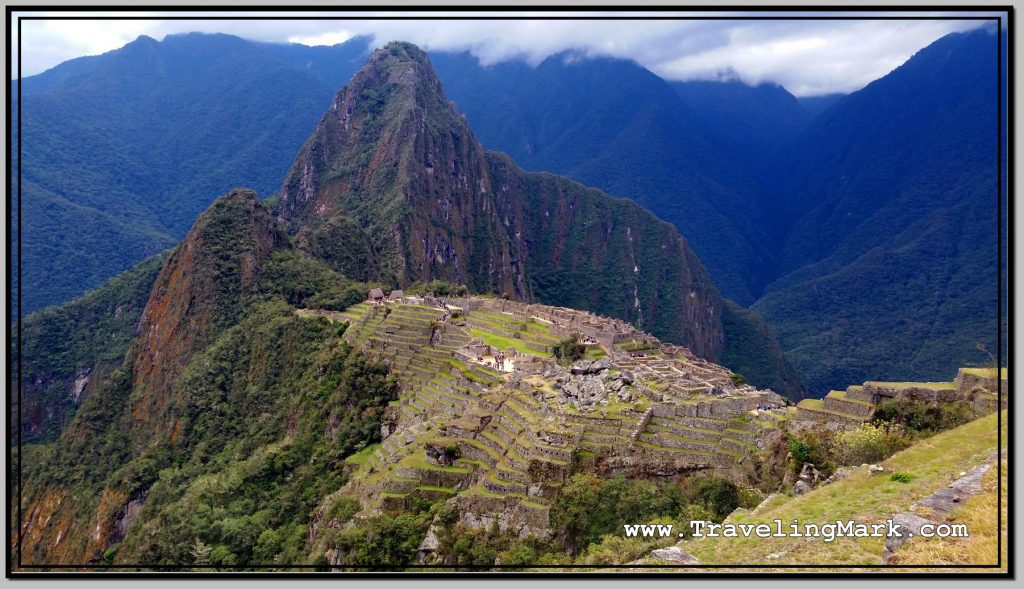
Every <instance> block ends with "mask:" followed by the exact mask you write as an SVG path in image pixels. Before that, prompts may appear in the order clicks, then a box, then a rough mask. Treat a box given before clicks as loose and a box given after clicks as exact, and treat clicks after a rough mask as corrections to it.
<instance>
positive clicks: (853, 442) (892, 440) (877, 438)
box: [832, 423, 909, 465]
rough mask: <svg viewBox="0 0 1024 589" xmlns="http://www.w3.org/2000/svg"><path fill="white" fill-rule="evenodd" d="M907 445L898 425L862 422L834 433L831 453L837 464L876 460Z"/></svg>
mask: <svg viewBox="0 0 1024 589" xmlns="http://www.w3.org/2000/svg"><path fill="white" fill-rule="evenodd" d="M908 445H909V441H908V440H907V438H906V436H905V435H904V430H903V428H902V427H900V426H896V425H890V424H880V425H874V424H871V423H864V424H861V425H859V426H857V427H856V428H853V429H850V430H847V431H843V432H839V433H838V434H836V437H835V440H834V443H833V445H832V454H833V456H834V457H835V460H836V462H837V463H839V464H845V465H854V464H863V463H865V462H878V461H879V460H884V459H885V458H888V457H889V456H891V455H892V454H893V453H894V452H896V451H897V450H902V449H903V448H905V447H907V446H908Z"/></svg>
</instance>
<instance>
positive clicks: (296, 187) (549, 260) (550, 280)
mask: <svg viewBox="0 0 1024 589" xmlns="http://www.w3.org/2000/svg"><path fill="white" fill-rule="evenodd" d="M276 207H277V211H278V215H279V218H280V219H281V220H282V222H283V223H284V224H285V225H286V226H287V227H288V228H289V231H291V232H292V233H293V234H294V235H295V236H296V240H297V243H299V244H300V245H301V247H303V248H305V249H306V250H307V251H309V252H311V253H313V254H314V255H316V256H318V257H320V258H321V259H323V260H324V261H325V262H327V263H328V264H329V265H331V266H332V267H334V268H335V269H336V270H338V271H340V272H343V273H348V274H351V270H352V268H353V267H354V266H358V267H360V268H362V269H364V270H365V269H367V268H369V269H370V271H369V273H368V274H367V275H365V276H364V277H363V278H365V279H370V280H378V281H382V282H385V283H392V284H394V285H396V286H407V285H409V284H411V283H414V282H429V281H431V280H446V281H451V282H455V283H458V284H465V285H466V286H468V287H469V288H470V289H471V290H472V291H474V292H482V293H487V292H490V293H495V294H498V295H501V296H506V297H509V298H512V299H516V300H522V301H538V302H544V303H549V304H553V305H560V306H566V307H574V308H580V309H587V310H590V311H594V312H597V313H601V314H604V315H608V316H613V317H618V318H620V319H623V320H626V321H628V322H630V323H634V324H636V325H637V326H638V327H640V328H642V329H645V330H647V331H650V332H651V333H653V334H655V335H657V336H658V337H662V338H665V339H666V340H668V341H673V342H677V343H681V344H683V345H686V346H688V347H689V348H690V349H692V350H693V351H694V353H696V354H698V355H700V356H702V357H705V358H708V359H711V360H717V359H719V358H720V357H721V356H722V353H723V350H724V349H725V347H727V346H728V345H729V342H728V341H727V336H726V335H725V334H724V333H723V319H722V314H723V301H722V298H721V296H720V295H719V294H718V291H717V290H716V289H715V287H714V285H713V284H712V283H711V280H710V279H709V277H708V274H707V271H706V270H705V269H704V267H703V265H702V264H701V263H700V261H699V260H698V259H697V257H696V256H695V255H694V254H693V252H692V251H691V250H690V248H689V247H688V246H687V244H686V242H685V240H684V239H683V238H682V237H680V236H679V234H678V233H677V232H676V231H675V229H674V228H673V227H672V226H670V225H668V224H667V223H664V222H662V221H659V220H658V219H657V218H655V217H654V216H653V215H652V214H650V213H649V212H647V211H646V210H644V209H643V208H641V207H640V206H638V205H636V204H634V203H633V202H632V201H629V200H627V199H619V198H612V197H610V196H607V195H605V194H603V193H602V192H600V191H598V190H595V189H591V188H587V187H584V186H582V185H580V184H577V183H576V182H573V181H570V180H567V179H565V178H561V177H558V176H553V175H550V174H542V173H527V172H524V171H523V170H522V169H521V168H520V167H519V166H517V165H516V164H515V163H514V162H513V161H512V160H511V159H509V158H508V157H507V156H505V155H503V154H500V153H493V152H487V151H485V150H484V149H483V148H482V147H481V145H480V143H479V142H478V141H477V140H476V138H475V137H474V135H473V132H472V131H471V130H470V128H469V124H468V123H467V121H466V119H465V118H464V117H463V116H461V115H460V114H459V113H458V112H457V110H456V108H455V105H453V104H451V103H450V102H448V101H447V100H446V99H445V96H444V91H443V89H442V87H441V83H440V82H439V81H438V79H437V76H436V75H435V73H434V71H433V69H432V67H431V65H430V60H429V58H428V57H427V55H426V54H425V53H424V52H423V51H421V50H420V49H418V48H417V47H415V46H413V45H410V44H408V43H391V44H389V45H387V46H385V47H383V48H381V49H378V50H377V51H376V52H374V54H373V56H372V57H371V58H370V59H369V61H368V62H367V63H366V65H365V66H364V67H363V68H362V69H361V70H359V71H358V72H357V73H356V74H355V76H353V78H352V80H351V81H350V82H349V83H348V85H346V86H345V88H343V89H342V90H341V91H339V92H338V93H337V95H336V96H335V98H334V100H333V102H332V103H331V106H330V108H329V109H328V111H327V113H326V114H325V115H324V116H323V118H322V119H321V121H320V124H319V125H318V126H317V128H316V131H315V132H314V133H313V135H312V136H311V137H310V138H309V140H307V142H306V144H305V145H304V146H303V148H302V151H301V152H300V153H299V155H298V157H297V158H296V160H295V163H294V165H293V166H292V169H291V171H290V172H289V173H288V176H287V178H286V180H285V182H284V185H283V187H282V189H281V192H280V196H279V198H278V201H277V204H276ZM337 243H344V244H346V246H347V247H344V248H339V247H331V245H332V244H337ZM354 258H355V259H354ZM364 259H365V260H366V262H364V261H363V260H364ZM579 285H587V287H586V288H579ZM742 321H748V319H747V318H743V319H742ZM769 341H770V336H769V340H768V341H761V342H758V343H759V344H762V345H763V347H764V349H766V350H772V346H771V345H769ZM768 353H769V354H770V353H771V352H770V351H769V352H768ZM776 353H777V354H778V361H777V362H776V363H775V365H774V366H773V367H772V368H771V369H769V370H764V371H762V374H747V376H748V377H749V378H752V379H753V380H754V381H755V382H770V383H771V384H773V385H775V386H777V387H778V388H779V389H780V391H781V392H785V393H788V394H793V395H798V394H799V384H798V381H797V379H796V378H795V377H793V375H792V371H791V369H789V368H788V365H786V363H785V361H784V359H782V358H781V353H778V352H776ZM773 371H774V374H768V373H771V372H773Z"/></svg>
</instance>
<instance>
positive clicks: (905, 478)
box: [889, 472, 914, 483]
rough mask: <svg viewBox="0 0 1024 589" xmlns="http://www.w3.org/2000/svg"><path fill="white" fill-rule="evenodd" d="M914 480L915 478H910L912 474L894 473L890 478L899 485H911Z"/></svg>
mask: <svg viewBox="0 0 1024 589" xmlns="http://www.w3.org/2000/svg"><path fill="white" fill-rule="evenodd" d="M913 478H914V477H912V476H910V473H906V472H894V473H892V476H890V477H889V480H890V481H894V482H897V483H909V482H910V481H911V479H913Z"/></svg>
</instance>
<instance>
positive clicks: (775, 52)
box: [14, 12, 984, 96]
mask: <svg viewBox="0 0 1024 589" xmlns="http://www.w3.org/2000/svg"><path fill="white" fill-rule="evenodd" d="M22 14H25V15H28V14H33V15H35V16H46V15H47V13H22ZM63 14H64V15H72V14H76V13H63ZM77 14H79V15H81V16H88V17H89V20H26V21H23V22H22V35H23V37H24V38H23V39H22V40H21V41H22V44H21V47H22V51H23V52H24V54H23V61H22V71H23V74H24V75H26V76H28V75H32V74H36V73H39V72H42V71H44V70H46V69H48V68H50V67H53V66H54V65H57V64H58V63H60V62H62V61H65V60H67V59H71V58H73V57H79V56H83V55H97V54H100V53H103V52H106V51H110V50H112V49H116V48H118V47H121V46H123V45H124V44H126V43H128V42H130V41H132V40H133V39H135V38H136V37H138V36H139V35H143V34H144V35H149V36H151V37H154V38H156V39H158V40H161V39H163V38H164V36H166V35H168V34H174V33H182V32H192V31H205V32H222V33H230V34H234V35H238V36H240V37H244V38H247V39H254V40H259V41H272V42H293V43H303V44H307V45H330V44H334V43H340V42H343V41H345V40H346V39H349V38H351V37H353V36H356V35H370V36H372V37H373V40H374V44H375V45H383V44H384V43H387V42H388V41H391V40H403V41H410V42H413V43H416V44H418V45H420V46H421V47H423V48H424V49H426V50H428V51H439V50H468V51H470V52H472V53H473V54H474V55H475V56H476V57H477V58H478V59H479V60H480V61H481V62H482V63H483V64H485V65H488V64H492V63H496V62H499V61H504V60H510V59H523V60H526V61H528V62H529V63H531V64H536V63H538V62H540V61H541V60H543V59H544V58H545V57H547V56H549V55H551V54H554V53H558V52H560V51H564V50H567V49H574V50H579V51H582V52H585V53H587V54H590V55H606V56H613V57H622V58H629V59H633V60H636V61H637V62H639V63H640V64H641V65H643V66H645V67H647V68H648V69H650V70H652V71H653V72H655V73H656V74H658V75H660V76H662V77H664V78H666V79H669V80H688V79H720V78H726V77H728V78H738V79H741V80H743V81H744V82H747V83H749V84H757V83H761V82H765V81H771V82H778V83H780V84H782V85H783V86H785V87H786V88H787V89H788V90H789V91H790V92H792V93H794V94H796V95H797V96H813V95H819V94H828V93H833V92H844V93H845V92H851V91H853V90H857V89H859V88H861V87H863V86H864V85H865V84H867V83H869V82H871V81H872V80H875V79H877V78H879V77H881V76H883V75H885V74H886V73H888V72H890V71H892V70H893V69H894V68H895V67H897V66H899V65H900V64H901V63H903V62H904V61H906V60H907V59H908V58H909V57H910V56H911V55H913V54H914V53H915V52H916V51H918V50H919V49H921V48H922V47H924V46H926V45H928V44H929V43H931V42H932V41H934V40H936V39H938V38H939V37H941V36H943V35H945V34H947V33H950V32H954V31H964V30H969V29H973V28H976V27H978V26H982V25H983V24H984V23H983V22H982V21H969V20H896V21H878V20H874V21H872V20H863V19H858V20H831V21H829V20H788V21H766V20H669V21H666V20H661V21H658V20H631V21H625V20H616V21H594V20H591V21H580V20H539V21H538V20H532V21H531V20H502V21H474V20H471V21H466V20H462V21H457V20H450V21H423V20H415V19H414V18H411V17H413V16H414V15H413V14H411V13H405V14H401V13H380V14H381V15H385V14H386V15H389V16H401V17H403V18H404V20H353V19H352V18H351V15H347V16H349V18H346V15H345V14H344V13H338V12H333V13H327V12H325V13H316V14H318V15H324V16H332V17H335V18H334V19H332V20H273V21H253V20H249V21H245V20H160V19H159V16H161V15H160V14H158V13H121V15H122V16H126V15H131V16H139V17H147V16H148V17H155V18H151V19H144V18H140V20H120V21H118V20H104V19H102V18H101V17H102V16H103V13H97V12H93V13H77ZM167 14H186V13H163V15H167ZM205 14H208V15H216V14H217V13H205ZM234 14H237V15H243V14H246V13H234ZM262 14H263V15H264V16H266V15H267V13H262ZM304 14H305V16H309V15H310V13H304ZM367 14H368V13H363V16H367ZM434 14H435V15H436V13H434ZM519 14H520V16H521V15H522V13H519ZM661 14H663V15H664V14H665V13H661ZM678 14H679V15H681V16H685V13H678ZM699 14H701V15H702V16H708V15H709V13H699ZM721 14H728V13H721ZM734 14H735V13H734ZM803 14H805V15H808V14H812V13H803ZM830 14H831V15H833V16H834V15H835V13H830ZM887 14H888V15H893V13H887ZM966 14H967V13H950V12H946V13H930V15H932V16H939V15H944V16H964V15H966ZM978 14H979V13H971V15H972V16H977V15H978ZM17 15H18V13H15V16H17ZM922 15H923V13H916V16H918V17H920V16H922ZM538 16H548V17H550V16H552V15H551V13H540V14H538ZM850 16H854V15H853V14H850ZM15 29H16V27H15ZM15 35H16V31H15ZM14 41H15V44H16V45H15V47H17V41H18V39H17V37H15V39H14ZM16 50H17V49H16ZM15 71H16V70H15Z"/></svg>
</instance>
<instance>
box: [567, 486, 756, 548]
mask: <svg viewBox="0 0 1024 589" xmlns="http://www.w3.org/2000/svg"><path fill="white" fill-rule="evenodd" d="M743 497H748V496H747V495H743ZM740 499H741V494H740V492H739V489H738V488H737V486H736V485H735V484H734V483H732V482H731V481H729V480H727V479H723V478H718V477H714V476H703V475H701V476H695V477H690V478H687V479H683V480H682V481H680V482H679V483H678V484H674V483H658V482H654V481H648V480H631V479H625V478H622V477H617V478H614V479H602V478H599V477H597V476H595V475H593V474H590V473H578V474H575V475H573V476H572V477H571V478H570V479H569V480H568V481H567V482H566V483H565V485H563V486H562V489H561V491H560V492H559V495H558V499H557V500H556V502H555V504H554V507H553V508H552V510H551V525H552V527H553V528H554V529H555V530H557V531H558V532H559V534H560V535H562V536H564V537H565V538H566V545H567V546H568V548H569V550H570V552H572V553H575V554H579V553H581V552H584V551H585V550H586V549H587V547H588V546H589V545H591V544H594V543H597V542H599V541H601V540H602V538H604V537H607V536H622V524H623V523H628V522H633V523H641V522H648V521H651V520H653V519H656V518H662V517H668V518H671V519H673V520H674V521H677V522H680V523H685V522H689V521H690V520H691V519H702V518H703V519H709V520H712V521H722V519H724V518H725V516H727V515H728V514H729V513H731V512H732V511H733V510H735V509H736V508H737V507H740V506H741V504H740ZM754 505H756V503H754V504H753V505H750V504H748V505H743V507H753V506H754ZM683 527H686V526H683ZM686 529H688V527H686Z"/></svg>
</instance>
